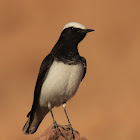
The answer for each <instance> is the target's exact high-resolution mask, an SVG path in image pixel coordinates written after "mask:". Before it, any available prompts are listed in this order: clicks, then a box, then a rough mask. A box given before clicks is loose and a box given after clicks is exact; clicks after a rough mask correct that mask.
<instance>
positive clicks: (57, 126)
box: [53, 121, 64, 137]
mask: <svg viewBox="0 0 140 140" xmlns="http://www.w3.org/2000/svg"><path fill="white" fill-rule="evenodd" d="M53 124H54V126H53V127H54V128H57V130H58V132H59V133H60V135H61V136H62V137H64V135H63V134H62V132H61V130H60V129H59V127H61V128H62V126H60V125H58V124H57V122H56V121H54V122H53Z"/></svg>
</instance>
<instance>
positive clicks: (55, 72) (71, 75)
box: [39, 61, 84, 107]
mask: <svg viewBox="0 0 140 140" xmlns="http://www.w3.org/2000/svg"><path fill="white" fill-rule="evenodd" d="M83 71H84V69H83V65H82V63H80V64H77V65H67V64H64V63H63V62H58V61H54V62H53V64H52V66H51V67H50V70H49V72H48V75H47V78H46V79H45V81H44V83H43V85H42V89H41V95H40V100H39V101H40V106H41V107H47V106H48V103H49V102H50V104H51V106H52V107H54V106H59V105H61V104H63V103H64V102H66V101H67V100H69V99H70V98H71V97H72V96H73V95H74V94H75V93H76V91H77V89H78V87H79V84H80V82H81V79H82V76H83Z"/></svg>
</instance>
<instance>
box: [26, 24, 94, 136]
mask: <svg viewBox="0 0 140 140" xmlns="http://www.w3.org/2000/svg"><path fill="white" fill-rule="evenodd" d="M92 31H94V30H93V29H87V28H86V27H85V26H84V25H82V24H80V23H77V22H70V23H68V24H66V25H65V26H64V28H63V31H62V33H61V35H60V38H59V39H58V41H57V43H56V44H55V46H54V47H53V49H52V51H51V52H50V53H49V54H48V55H47V56H46V58H45V59H44V60H43V62H42V64H41V67H40V71H39V75H38V78H37V82H36V86H35V91H34V101H33V105H32V109H31V111H30V112H29V113H28V115H27V117H28V120H27V122H26V124H25V125H24V127H23V132H24V134H33V133H34V132H36V130H37V128H38V126H39V124H40V123H41V121H42V120H43V118H44V117H45V115H46V114H47V113H48V112H49V111H50V112H51V115H52V117H53V122H54V125H55V127H56V128H58V130H59V131H60V129H59V126H58V124H57V123H56V121H55V119H54V116H53V113H52V108H53V107H55V106H60V105H63V109H64V112H65V114H66V117H67V119H68V123H69V127H70V129H71V132H72V136H73V137H74V134H73V128H72V126H71V123H70V121H69V118H68V115H67V112H66V102H67V101H68V100H69V99H71V97H72V96H74V95H75V93H76V91H77V89H78V87H79V85H80V82H81V81H82V79H83V78H84V76H85V74H86V59H85V58H84V57H81V56H80V55H79V52H78V48H77V47H78V43H79V42H80V41H82V40H83V38H84V37H85V36H86V34H87V33H88V32H92ZM60 133H61V131H60Z"/></svg>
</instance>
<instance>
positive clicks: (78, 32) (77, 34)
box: [60, 22, 94, 44]
mask: <svg viewBox="0 0 140 140" xmlns="http://www.w3.org/2000/svg"><path fill="white" fill-rule="evenodd" d="M92 31H94V30H93V29H87V28H86V27H85V26H84V25H82V24H80V23H77V22H70V23H67V24H66V25H65V26H64V28H63V31H62V33H61V36H60V39H61V40H63V41H68V42H72V43H76V44H78V43H79V42H80V41H81V40H82V39H83V38H84V37H85V36H86V34H87V33H88V32H92Z"/></svg>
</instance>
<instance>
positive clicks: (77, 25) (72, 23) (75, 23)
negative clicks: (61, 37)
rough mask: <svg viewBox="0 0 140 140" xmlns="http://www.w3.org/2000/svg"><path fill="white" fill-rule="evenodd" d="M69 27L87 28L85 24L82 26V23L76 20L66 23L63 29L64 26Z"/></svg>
mask: <svg viewBox="0 0 140 140" xmlns="http://www.w3.org/2000/svg"><path fill="white" fill-rule="evenodd" d="M69 27H75V28H80V29H87V28H86V26H84V25H83V24H80V23H78V22H70V23H67V24H66V25H65V26H64V28H63V30H64V29H66V28H69Z"/></svg>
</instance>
